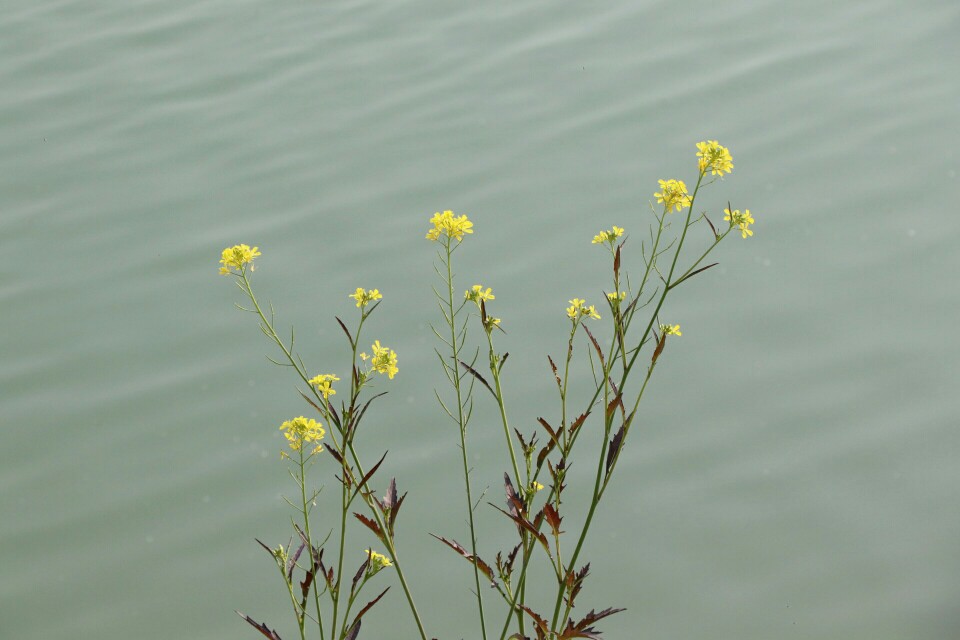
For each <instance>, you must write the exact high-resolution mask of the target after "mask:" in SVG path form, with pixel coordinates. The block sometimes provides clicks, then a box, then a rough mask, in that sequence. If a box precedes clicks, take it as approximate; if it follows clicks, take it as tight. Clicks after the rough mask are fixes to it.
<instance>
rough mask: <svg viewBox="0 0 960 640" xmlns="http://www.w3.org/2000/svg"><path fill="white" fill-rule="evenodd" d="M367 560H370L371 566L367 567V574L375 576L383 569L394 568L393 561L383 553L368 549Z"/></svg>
mask: <svg viewBox="0 0 960 640" xmlns="http://www.w3.org/2000/svg"><path fill="white" fill-rule="evenodd" d="M366 554H367V558H369V559H370V566H369V567H367V574H368V575H370V576H375V575H376V574H377V573H379V572H380V570H381V569H386V568H387V567H392V566H393V561H391V560H390V558H388V557H387V556H385V555H383V554H382V553H377V552H376V551H374V550H373V549H367V551H366Z"/></svg>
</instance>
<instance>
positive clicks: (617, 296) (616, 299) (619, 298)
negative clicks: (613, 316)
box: [607, 291, 627, 305]
mask: <svg viewBox="0 0 960 640" xmlns="http://www.w3.org/2000/svg"><path fill="white" fill-rule="evenodd" d="M626 297H627V292H626V291H621V292H619V293H617V292H613V293H608V294H607V300H609V301H610V304H613V305H617V304H620V303H621V302H623V301H624V300H625V299H626Z"/></svg>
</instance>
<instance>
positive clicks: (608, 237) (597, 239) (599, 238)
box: [593, 225, 623, 247]
mask: <svg viewBox="0 0 960 640" xmlns="http://www.w3.org/2000/svg"><path fill="white" fill-rule="evenodd" d="M622 235H623V227H618V226H616V225H614V227H613V229H612V230H610V231H601V232H600V233H598V234H597V235H595V236H593V244H605V243H607V244H609V245H610V246H611V247H612V246H613V243H614V242H616V240H617V238H619V237H620V236H622Z"/></svg>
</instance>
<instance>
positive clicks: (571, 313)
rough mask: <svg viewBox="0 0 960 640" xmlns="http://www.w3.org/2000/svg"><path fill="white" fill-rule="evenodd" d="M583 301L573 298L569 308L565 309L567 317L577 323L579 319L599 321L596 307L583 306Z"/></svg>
mask: <svg viewBox="0 0 960 640" xmlns="http://www.w3.org/2000/svg"><path fill="white" fill-rule="evenodd" d="M584 302H585V301H584V300H582V299H580V298H574V299H573V300H570V306H569V307H567V317H568V318H570V319H571V320H573V321H574V322H577V321H579V320H580V318H593V319H594V320H599V319H600V314H599V313H597V309H596V307H594V306H593V305H590V306H587V305H585V304H584Z"/></svg>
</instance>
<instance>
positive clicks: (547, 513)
mask: <svg viewBox="0 0 960 640" xmlns="http://www.w3.org/2000/svg"><path fill="white" fill-rule="evenodd" d="M540 513H542V514H543V517H544V518H545V519H546V521H547V524H548V525H550V530H551V531H552V532H553V535H555V536H559V535H560V534H561V533H563V531H560V523H561V522H562V521H563V518H561V517H560V513H559V512H558V511H557V509H556V507H554V506H553V505H552V504H551V503H549V502H548V503H547V504H545V505H543V510H542V511H541V512H540Z"/></svg>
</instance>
